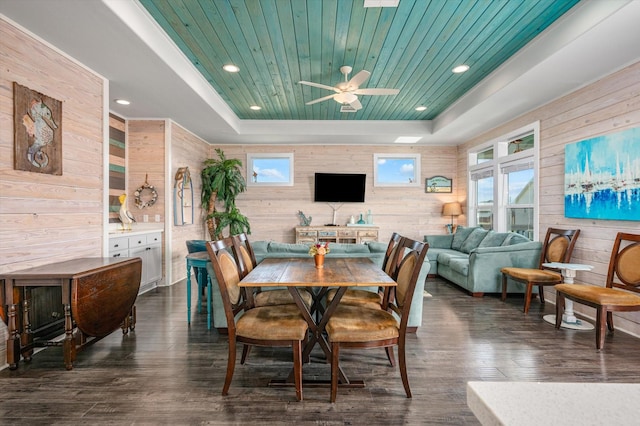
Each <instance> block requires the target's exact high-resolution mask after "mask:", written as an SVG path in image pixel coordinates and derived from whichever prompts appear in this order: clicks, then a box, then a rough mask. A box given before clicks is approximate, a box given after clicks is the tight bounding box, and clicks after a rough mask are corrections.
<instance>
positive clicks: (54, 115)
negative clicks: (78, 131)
mask: <svg viewBox="0 0 640 426" xmlns="http://www.w3.org/2000/svg"><path fill="white" fill-rule="evenodd" d="M14 107H15V110H14V111H15V117H14V118H15V119H14V125H15V128H14V129H15V169H16V170H26V171H32V172H39V173H47V174H55V175H61V174H62V146H61V145H62V141H61V128H60V127H61V126H60V124H61V123H60V121H61V118H62V117H61V116H62V102H60V101H58V100H55V99H53V98H51V97H49V96H46V95H43V94H42V93H38V92H36V91H33V90H31V89H29V88H27V87H24V86H21V85H19V84H18V83H14Z"/></svg>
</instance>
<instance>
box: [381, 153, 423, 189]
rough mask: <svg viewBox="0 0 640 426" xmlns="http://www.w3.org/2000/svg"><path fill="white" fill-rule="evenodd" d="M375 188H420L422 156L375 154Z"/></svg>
mask: <svg viewBox="0 0 640 426" xmlns="http://www.w3.org/2000/svg"><path fill="white" fill-rule="evenodd" d="M373 185H374V186H419V187H422V184H421V182H420V154H373Z"/></svg>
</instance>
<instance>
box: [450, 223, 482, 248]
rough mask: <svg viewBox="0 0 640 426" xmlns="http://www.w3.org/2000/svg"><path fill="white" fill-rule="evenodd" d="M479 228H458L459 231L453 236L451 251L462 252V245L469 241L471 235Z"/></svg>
mask: <svg viewBox="0 0 640 426" xmlns="http://www.w3.org/2000/svg"><path fill="white" fill-rule="evenodd" d="M474 229H477V228H465V227H464V226H458V230H457V231H456V233H455V234H453V241H451V249H452V250H458V251H460V248H461V247H462V243H464V240H466V239H467V237H468V236H469V235H471V233H472V232H473V230H474Z"/></svg>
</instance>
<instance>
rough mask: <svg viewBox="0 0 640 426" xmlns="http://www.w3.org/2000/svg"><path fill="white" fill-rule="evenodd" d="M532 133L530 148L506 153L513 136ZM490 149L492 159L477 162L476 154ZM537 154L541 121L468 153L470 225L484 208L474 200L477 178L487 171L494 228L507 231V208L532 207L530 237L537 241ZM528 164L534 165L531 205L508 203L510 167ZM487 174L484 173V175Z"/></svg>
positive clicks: (475, 223) (475, 198)
mask: <svg viewBox="0 0 640 426" xmlns="http://www.w3.org/2000/svg"><path fill="white" fill-rule="evenodd" d="M531 134H533V140H534V146H533V148H532V149H527V150H523V151H520V152H517V153H513V154H509V142H510V141H513V140H514V139H517V138H520V137H525V136H527V135H531ZM491 148H493V152H494V158H493V160H489V161H484V162H481V163H478V162H477V157H478V154H479V153H482V152H486V151H487V150H488V149H491ZM539 156H540V122H534V123H531V124H529V125H527V126H524V127H521V128H519V129H516V130H514V131H513V132H510V133H508V134H505V135H503V136H500V137H498V138H496V139H493V140H491V141H488V142H486V143H483V144H481V145H478V146H477V147H475V148H474V149H473V150H472V151H469V153H468V179H467V181H468V188H469V196H468V205H467V211H468V222H469V225H470V226H478V225H479V224H478V210H486V207H487V206H489V205H488V204H483V205H479V204H478V203H477V201H478V200H477V190H478V188H477V181H478V179H479V176H480V178H481V177H482V176H484V175H486V174H487V173H491V174H492V176H493V206H492V207H491V212H492V216H493V222H492V223H493V230H494V231H496V232H506V231H508V230H509V224H508V218H507V211H508V209H510V208H525V207H532V208H533V224H532V225H533V239H534V240H537V239H538V235H539V224H540V208H539V199H540V183H539V180H540V178H539ZM528 164H531V165H532V168H533V191H534V194H533V202H532V203H531V204H510V203H509V200H508V188H507V176H508V173H510V172H511V171H513V170H512V168H513V167H520V166H524V165H528ZM485 177H486V176H485Z"/></svg>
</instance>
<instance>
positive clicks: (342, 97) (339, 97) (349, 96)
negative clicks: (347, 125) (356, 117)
mask: <svg viewBox="0 0 640 426" xmlns="http://www.w3.org/2000/svg"><path fill="white" fill-rule="evenodd" d="M333 99H334V100H335V101H336V102H338V103H339V104H350V103H351V102H353V101H355V100H356V99H358V97H357V96H356V95H354V94H353V93H338V94H336V95H335V96H334V97H333Z"/></svg>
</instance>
